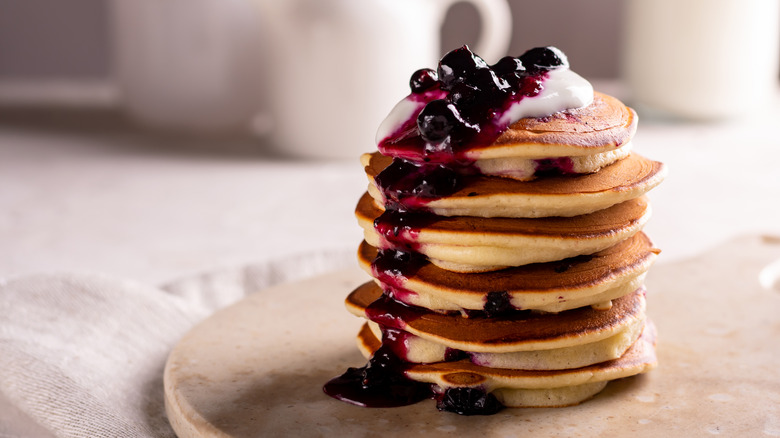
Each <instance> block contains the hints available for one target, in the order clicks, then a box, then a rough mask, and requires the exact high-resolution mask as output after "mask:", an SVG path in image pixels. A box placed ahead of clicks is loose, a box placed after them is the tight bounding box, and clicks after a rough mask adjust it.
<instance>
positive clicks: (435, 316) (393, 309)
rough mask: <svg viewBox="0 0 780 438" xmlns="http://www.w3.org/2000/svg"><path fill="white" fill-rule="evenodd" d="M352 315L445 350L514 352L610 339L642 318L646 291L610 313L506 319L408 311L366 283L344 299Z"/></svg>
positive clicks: (574, 311) (585, 310) (625, 299)
mask: <svg viewBox="0 0 780 438" xmlns="http://www.w3.org/2000/svg"><path fill="white" fill-rule="evenodd" d="M346 307H347V310H349V312H350V313H352V314H354V315H356V316H360V317H363V318H366V319H368V320H371V321H373V322H376V323H378V324H382V325H386V326H388V327H392V328H395V329H399V330H403V331H406V332H408V333H411V334H413V335H415V336H419V337H421V338H423V339H426V340H429V341H432V342H436V343H439V344H443V345H445V346H447V347H449V348H453V349H456V350H462V351H471V352H477V353H512V352H516V351H533V350H549V349H555V348H564V347H572V346H577V345H583V344H589V343H591V342H596V341H599V340H602V339H606V338H609V337H611V336H614V335H615V334H617V333H618V332H620V331H623V330H625V328H626V327H628V326H629V325H630V324H631V323H632V322H634V321H636V320H638V319H643V318H644V312H645V291H644V288H640V289H637V290H636V291H634V292H633V293H631V294H628V295H624V296H622V297H620V298H618V299H616V300H614V301H613V303H612V307H611V308H610V309H609V310H595V309H593V308H591V307H580V308H578V309H572V310H567V311H565V312H560V313H537V312H531V311H518V312H512V313H509V314H506V315H501V316H493V317H490V318H486V317H475V318H463V317H461V316H460V315H447V314H441V313H436V312H433V311H430V310H427V309H423V308H416V307H409V306H406V305H404V304H401V303H399V302H397V301H394V300H392V299H389V298H386V297H385V296H383V295H382V290H381V289H380V288H379V287H378V286H377V285H376V284H375V283H373V282H368V283H364V284H363V285H361V286H359V287H358V288H357V289H355V290H354V291H353V292H352V293H351V294H349V296H348V297H347V299H346Z"/></svg>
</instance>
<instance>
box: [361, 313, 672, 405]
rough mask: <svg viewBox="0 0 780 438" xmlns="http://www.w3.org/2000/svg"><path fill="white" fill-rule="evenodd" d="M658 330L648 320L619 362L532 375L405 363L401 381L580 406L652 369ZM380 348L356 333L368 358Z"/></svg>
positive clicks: (458, 364)
mask: <svg viewBox="0 0 780 438" xmlns="http://www.w3.org/2000/svg"><path fill="white" fill-rule="evenodd" d="M655 343H656V330H655V326H654V325H653V324H652V322H650V321H648V322H647V323H646V324H645V328H644V330H643V332H642V335H641V336H640V337H639V339H638V340H637V341H636V342H635V343H634V345H632V346H631V348H629V349H628V351H626V353H625V354H624V355H623V356H621V357H620V358H618V359H614V360H610V361H607V362H603V363H599V364H595V365H590V366H586V367H580V368H575V369H568V370H555V371H530V370H512V369H501V368H487V367H483V366H479V365H475V364H473V363H471V362H470V361H469V360H468V359H464V360H458V361H453V362H437V363H431V364H408V365H407V367H406V370H405V373H404V374H405V376H406V377H407V378H408V379H410V380H413V381H416V382H423V383H428V384H431V385H432V387H433V390H434V393H437V394H439V397H446V395H447V394H448V393H450V392H455V391H457V390H458V389H463V388H470V389H472V390H474V391H476V392H481V393H484V394H492V396H493V397H495V398H496V399H497V400H498V402H500V403H501V404H502V405H503V406H506V407H557V406H569V405H575V404H578V403H581V402H583V401H585V400H587V399H589V398H591V397H593V396H594V395H595V394H597V393H598V392H599V391H601V390H602V389H603V388H604V387H605V386H606V384H607V382H609V381H611V380H616V379H620V378H624V377H629V376H634V375H637V374H641V373H644V372H647V371H650V370H651V369H653V368H655V367H656V365H657V359H656V355H655ZM380 346H381V342H380V340H379V339H378V338H377V337H376V336H375V335H374V334H373V332H372V331H371V329H370V328H369V327H368V325H364V326H363V328H362V329H361V331H360V333H359V334H358V347H359V348H360V351H361V352H362V353H363V355H364V356H365V357H366V358H369V357H371V356H372V355H373V353H374V352H375V351H376V350H378V349H379V347H380Z"/></svg>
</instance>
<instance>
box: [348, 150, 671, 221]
mask: <svg viewBox="0 0 780 438" xmlns="http://www.w3.org/2000/svg"><path fill="white" fill-rule="evenodd" d="M391 160H392V159H391V158H390V157H384V156H382V155H380V154H379V153H374V154H365V155H364V156H363V158H362V161H363V163H364V165H365V170H366V174H367V176H368V177H369V181H370V184H369V187H368V192H369V194H370V195H371V196H372V197H373V198H374V200H375V201H376V203H377V204H380V205H384V199H383V196H382V194H381V193H380V191H379V189H378V188H377V187H376V186H375V184H374V182H373V180H374V177H375V176H376V175H378V174H379V172H381V171H382V169H384V168H385V167H386V166H388V165H389V164H390V162H391ZM665 175H666V168H665V167H664V165H663V164H662V163H659V162H656V161H651V160H648V159H646V158H644V157H642V156H640V155H638V154H635V153H634V154H631V155H630V156H629V157H628V158H626V159H623V160H620V161H617V162H615V163H613V164H611V165H609V166H607V167H604V168H603V169H601V170H600V171H599V172H597V173H591V174H584V175H562V176H545V177H544V178H537V179H535V180H533V181H527V182H519V181H515V180H512V179H507V178H500V177H495V176H493V177H491V176H484V175H483V176H470V177H464V178H463V179H462V187H461V188H460V189H459V190H458V191H456V192H455V193H453V194H451V195H448V196H446V197H443V198H440V199H434V200H432V201H429V202H427V203H426V204H425V208H427V209H428V210H430V211H432V212H433V213H435V214H437V215H440V216H474V217H516V218H537V217H546V216H566V217H571V216H579V215H583V214H588V213H592V212H594V211H598V210H602V209H605V208H607V207H610V206H612V205H615V204H619V203H621V202H624V201H627V200H629V199H634V198H637V197H640V196H642V195H644V194H645V193H647V192H648V191H650V190H651V189H653V188H654V187H656V186H657V185H658V184H660V183H661V181H662V180H663V179H664V177H665Z"/></svg>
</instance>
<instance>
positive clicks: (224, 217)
mask: <svg viewBox="0 0 780 438" xmlns="http://www.w3.org/2000/svg"><path fill="white" fill-rule="evenodd" d="M44 115H45V117H41V116H40V115H38V114H35V112H33V113H32V114H26V115H22V116H18V117H7V116H4V117H0V242H2V243H3V244H2V245H0V278H4V277H9V276H15V275H19V274H29V273H41V272H52V271H80V272H84V271H90V272H102V273H106V274H109V275H114V276H119V277H125V278H132V279H136V280H139V281H144V282H150V283H152V284H158V283H161V282H166V281H171V280H175V279H178V278H181V277H186V276H188V275H192V274H194V273H200V272H203V271H208V270H212V269H215V268H218V267H231V266H238V265H242V264H246V263H254V262H262V261H265V260H271V259H275V258H278V257H286V256H294V255H295V254H301V253H307V252H314V251H319V250H325V249H344V250H350V249H352V248H354V247H356V245H357V243H358V242H359V241H360V239H361V232H360V229H359V227H358V226H357V224H356V222H355V220H354V218H353V215H352V211H353V208H354V205H355V203H356V201H357V199H358V197H359V196H360V194H361V193H362V191H363V190H365V187H366V180H365V176H364V175H363V173H362V169H361V166H360V164H359V161H358V157H355V159H354V160H342V161H329V162H323V161H305V160H293V159H286V158H281V157H278V156H273V155H271V154H270V153H267V152H266V151H264V147H263V143H262V141H260V140H253V139H246V138H241V139H236V138H211V139H204V138H198V139H193V138H182V137H175V136H169V135H159V134H152V133H148V132H146V133H145V132H141V131H136V130H133V129H131V128H128V127H127V126H126V125H125V124H124V123H122V122H116V120H114V119H113V118H111V117H104V118H105V119H108V121H106V120H101V119H100V117H91V116H89V114H87V115H86V117H84V115H83V114H82V115H81V116H79V115H76V116H72V117H70V118H68V117H62V116H60V115H56V114H55V115H51V114H44ZM84 118H88V119H90V121H88V122H84V121H79V120H81V119H84ZM63 120H65V121H63ZM779 120H780V106H778V107H775V108H774V109H773V111H771V112H768V113H766V114H765V115H764V116H762V117H760V118H758V119H751V120H748V121H732V122H728V123H720V124H715V123H680V122H674V121H663V120H660V119H653V118H649V117H645V116H644V115H643V113H642V112H641V110H640V124H639V131H638V133H637V136H636V138H635V150H636V151H638V152H640V153H642V154H644V155H645V156H647V157H649V158H652V159H656V160H659V161H663V162H665V163H666V164H667V165H668V166H669V168H670V173H669V176H668V178H667V179H666V181H665V182H664V183H663V184H662V185H661V186H660V187H658V188H656V189H655V190H653V191H652V192H651V200H652V202H653V210H654V213H653V218H652V219H651V221H650V224H649V225H648V226H647V228H646V231H647V232H648V234H649V235H650V236H651V237H652V238H653V240H654V241H655V243H656V245H657V246H658V247H660V248H662V249H663V251H664V252H663V254H662V257H661V258H660V261H659V263H664V262H670V261H674V260H679V259H682V258H687V257H692V256H695V255H697V254H700V253H702V252H704V251H706V250H707V249H709V248H713V247H715V246H716V245H718V244H719V243H722V242H724V241H726V240H728V239H730V238H731V237H733V236H735V235H742V234H755V233H768V234H778V235H780V201H778V200H780V168H778V162H780V136H778V135H777V134H776V129H777V127H778V121H779Z"/></svg>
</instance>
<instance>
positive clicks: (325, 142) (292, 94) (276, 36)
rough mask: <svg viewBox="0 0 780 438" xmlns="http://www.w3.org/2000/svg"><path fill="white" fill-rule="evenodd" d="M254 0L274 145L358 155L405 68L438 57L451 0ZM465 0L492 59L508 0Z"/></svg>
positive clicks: (502, 34) (505, 37) (506, 32)
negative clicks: (475, 13)
mask: <svg viewBox="0 0 780 438" xmlns="http://www.w3.org/2000/svg"><path fill="white" fill-rule="evenodd" d="M255 1H256V2H257V3H258V4H259V5H260V16H261V17H262V20H263V24H262V28H263V30H264V31H265V32H266V33H265V34H264V37H263V39H264V41H265V42H266V43H268V44H269V47H268V52H267V56H266V57H265V63H264V68H265V71H266V72H267V73H268V74H269V80H268V83H267V89H268V98H269V101H268V102H267V108H268V113H267V115H268V117H269V119H270V125H271V126H270V132H271V137H270V140H271V143H272V147H273V148H274V149H275V150H277V151H279V152H281V153H283V154H286V155H293V156H299V157H313V158H344V157H348V158H352V159H356V157H358V156H359V155H360V154H361V153H363V152H368V151H371V150H375V147H376V145H375V142H374V136H375V133H376V130H377V127H378V126H379V124H380V123H381V121H382V120H383V119H384V117H385V116H386V115H387V114H388V113H389V111H390V109H392V107H393V106H394V105H395V103H396V102H398V101H399V100H401V99H402V98H403V97H404V96H406V95H407V94H408V93H409V86H408V83H409V77H410V76H411V74H412V73H413V72H414V71H415V70H417V69H419V68H424V67H430V68H435V67H436V64H437V62H438V58H439V54H440V50H441V48H440V30H441V25H442V22H443V20H444V17H445V14H446V12H447V10H448V8H449V7H450V6H451V5H452V4H454V3H455V2H456V1H457V0H285V1H277V0H255ZM468 2H469V3H471V4H473V5H474V6H475V7H476V9H477V11H478V12H479V14H480V18H481V23H482V26H481V29H482V33H481V35H480V37H479V41H477V42H476V44H475V45H474V46H472V49H473V50H474V51H475V52H476V53H477V54H479V55H481V56H482V57H484V58H485V59H486V60H487V61H489V62H495V61H496V60H498V58H499V57H501V56H503V55H504V54H505V53H506V50H507V48H508V45H509V42H510V38H511V16H510V11H509V7H508V5H507V3H506V0H468ZM453 48H454V47H453Z"/></svg>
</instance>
